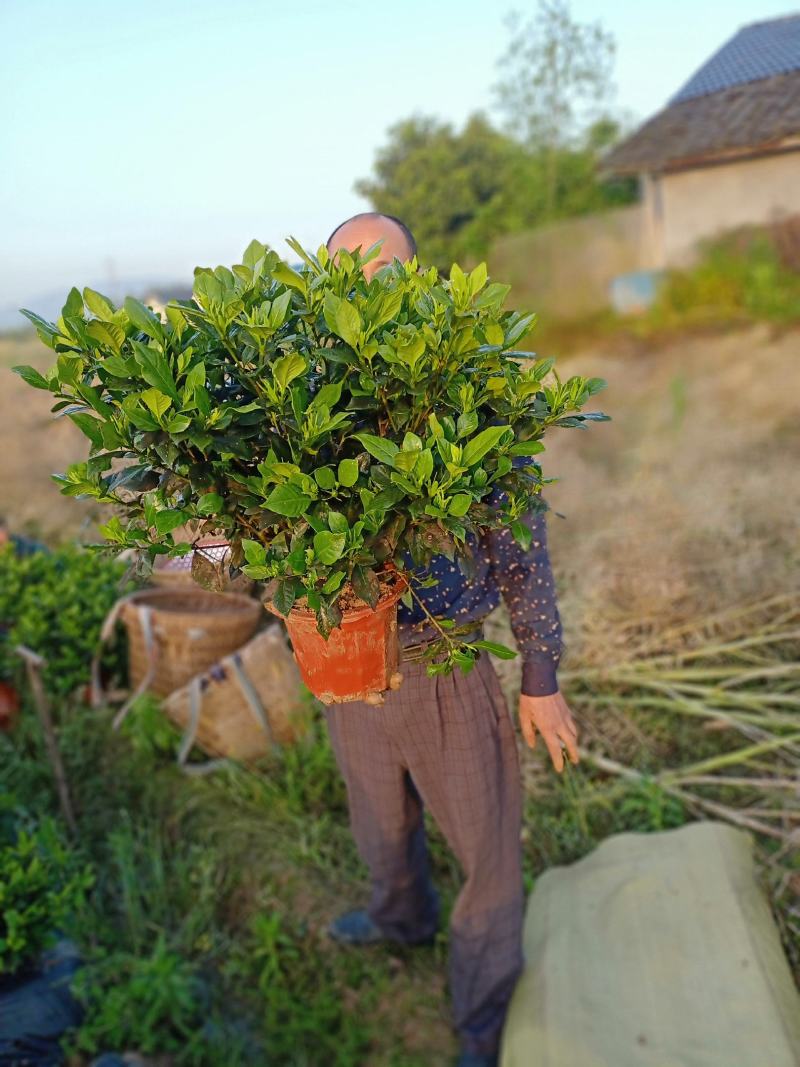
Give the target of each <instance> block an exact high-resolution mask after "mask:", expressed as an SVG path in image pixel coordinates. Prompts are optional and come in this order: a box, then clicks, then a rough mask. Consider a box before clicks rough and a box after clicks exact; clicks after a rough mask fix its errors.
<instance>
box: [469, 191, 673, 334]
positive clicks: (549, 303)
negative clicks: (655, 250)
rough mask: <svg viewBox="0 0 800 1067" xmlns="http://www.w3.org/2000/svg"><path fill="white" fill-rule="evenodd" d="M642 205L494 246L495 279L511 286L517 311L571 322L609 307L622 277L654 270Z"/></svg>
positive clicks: (491, 260)
mask: <svg viewBox="0 0 800 1067" xmlns="http://www.w3.org/2000/svg"><path fill="white" fill-rule="evenodd" d="M647 239H648V232H647V228H646V226H645V218H644V210H643V207H642V206H641V205H639V204H634V205H631V206H629V207H624V208H617V209H616V210H614V211H605V212H603V213H602V214H596V215H586V216H584V217H582V218H576V219H567V220H565V221H563V222H556V223H552V224H550V225H549V226H543V227H542V228H541V229H539V230H533V231H531V232H528V233H517V234H511V235H509V236H508V237H502V238H500V239H499V240H498V241H496V242H495V243H494V245H493V246H492V248H491V250H490V252H489V256H488V265H489V272H490V274H491V275H492V276H493V277H494V278H495V279H496V280H497V281H503V282H510V283H511V286H512V292H511V301H512V305H513V306H514V307H517V308H519V309H520V310H525V311H539V312H546V313H547V315H548V316H557V317H564V318H571V317H572V316H575V315H583V314H586V313H588V312H592V311H597V310H599V309H601V308H603V307H606V306H607V305H608V286H609V282H610V280H611V279H612V278H613V277H614V276H615V275H617V274H625V273H628V272H629V271H635V270H640V269H641V268H642V267H646V266H650V260H651V259H652V252H651V251H650V250H649V249H648V248H647Z"/></svg>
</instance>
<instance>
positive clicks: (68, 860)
mask: <svg viewBox="0 0 800 1067" xmlns="http://www.w3.org/2000/svg"><path fill="white" fill-rule="evenodd" d="M93 884H94V874H93V872H92V869H91V867H90V866H88V865H86V866H80V865H79V864H78V862H77V860H76V858H75V856H74V855H73V853H72V852H71V851H70V849H69V848H68V847H67V846H66V845H65V844H64V842H63V841H62V839H61V835H60V832H59V830H58V826H57V824H56V822H55V820H54V819H52V818H50V817H49V816H46V817H44V818H43V819H42V820H41V821H40V822H39V823H38V824H34V825H33V826H30V827H28V828H26V827H25V826H22V825H19V822H18V820H17V819H14V818H12V817H11V816H10V815H7V816H6V818H5V819H4V820H0V974H13V973H14V972H15V971H16V970H17V969H19V968H20V967H22V966H24V965H26V964H32V963H34V962H35V960H36V958H37V957H38V956H39V954H40V953H41V952H42V951H43V949H45V948H47V947H48V946H49V944H50V943H51V942H52V941H53V940H54V939H55V936H56V934H55V931H56V930H57V928H58V927H61V926H62V925H63V924H69V923H70V921H71V917H72V915H73V913H74V912H75V911H76V910H77V909H79V908H82V907H83V906H84V905H85V903H86V892H87V890H88V889H89V888H90V887H91V886H92V885H93Z"/></svg>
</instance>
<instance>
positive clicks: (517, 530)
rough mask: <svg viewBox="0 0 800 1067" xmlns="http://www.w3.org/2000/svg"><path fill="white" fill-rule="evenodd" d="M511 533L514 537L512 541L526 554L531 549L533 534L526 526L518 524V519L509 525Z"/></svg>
mask: <svg viewBox="0 0 800 1067" xmlns="http://www.w3.org/2000/svg"><path fill="white" fill-rule="evenodd" d="M511 533H512V534H513V535H514V540H515V541H516V542H517V544H518V545H519V546H520V548H522V550H523V552H527V551H528V549H529V548H530V547H531V541H532V540H533V533H532V532H531V529H530V527H528V526H526V525H525V523H524V522H520V520H519V519H515V520H514V522H512V523H511Z"/></svg>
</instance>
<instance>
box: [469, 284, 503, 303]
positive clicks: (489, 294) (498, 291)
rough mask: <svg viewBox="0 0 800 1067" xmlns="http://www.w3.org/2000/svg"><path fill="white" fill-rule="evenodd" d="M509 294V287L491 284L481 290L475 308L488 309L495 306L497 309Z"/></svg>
mask: <svg viewBox="0 0 800 1067" xmlns="http://www.w3.org/2000/svg"><path fill="white" fill-rule="evenodd" d="M510 292H511V286H510V285H503V284H501V283H500V282H492V284H491V285H489V286H487V287H486V288H485V289H484V290H483V292H482V293H481V295H480V296H479V297H478V299H477V300H476V301H475V307H476V308H484V307H490V306H491V305H493V304H496V305H497V306H498V307H499V306H500V305H501V304H502V303H503V301H504V300H505V298H506V297H507V296H508V294H509V293H510Z"/></svg>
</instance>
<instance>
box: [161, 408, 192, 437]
mask: <svg viewBox="0 0 800 1067" xmlns="http://www.w3.org/2000/svg"><path fill="white" fill-rule="evenodd" d="M191 422H192V420H191V419H190V418H189V416H188V415H178V414H177V413H176V412H172V413H171V414H170V415H167V416H166V417H165V418H164V420H163V425H164V429H165V430H166V431H167V432H168V433H183V431H184V430H188V428H189V426H190V425H191Z"/></svg>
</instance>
